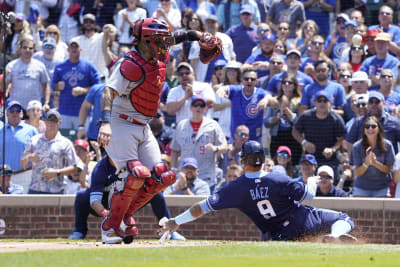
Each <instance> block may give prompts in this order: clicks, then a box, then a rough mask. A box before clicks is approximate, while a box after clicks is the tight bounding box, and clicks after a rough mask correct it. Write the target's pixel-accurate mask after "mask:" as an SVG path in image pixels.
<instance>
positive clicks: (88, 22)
mask: <svg viewBox="0 0 400 267" xmlns="http://www.w3.org/2000/svg"><path fill="white" fill-rule="evenodd" d="M104 27H105V26H103V29H104ZM81 30H82V34H81V35H78V36H77V37H75V38H73V39H71V40H74V41H76V42H77V43H79V46H80V48H81V49H82V55H81V58H82V59H85V60H87V61H89V62H90V63H92V64H93V65H94V66H96V69H97V71H98V72H99V75H100V77H101V78H104V77H105V75H106V74H107V67H106V63H105V60H104V56H103V48H102V43H103V36H104V33H100V27H99V26H98V25H97V24H96V17H95V16H94V15H93V14H90V13H87V14H85V15H84V16H83V24H82V26H81Z"/></svg>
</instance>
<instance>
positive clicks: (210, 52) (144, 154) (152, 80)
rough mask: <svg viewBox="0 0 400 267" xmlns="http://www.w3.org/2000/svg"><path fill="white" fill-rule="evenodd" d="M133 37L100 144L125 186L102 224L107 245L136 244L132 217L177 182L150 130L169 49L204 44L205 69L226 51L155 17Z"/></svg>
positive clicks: (106, 108)
mask: <svg viewBox="0 0 400 267" xmlns="http://www.w3.org/2000/svg"><path fill="white" fill-rule="evenodd" d="M133 34H134V36H135V41H134V48H133V49H132V51H131V52H130V53H128V55H127V56H125V57H124V58H123V59H121V60H119V61H118V62H117V63H116V64H115V67H114V69H113V71H112V73H111V76H110V79H109V81H108V82H107V86H106V88H105V89H104V92H103V98H102V121H101V126H100V129H99V135H98V140H97V141H98V142H99V144H100V145H102V146H104V147H105V149H106V151H107V154H108V156H109V159H110V163H111V164H112V165H113V166H115V168H116V173H117V174H118V176H119V179H120V180H121V181H122V182H123V186H120V188H117V190H116V191H115V192H114V193H113V194H112V196H111V197H110V198H111V203H110V211H109V213H108V211H107V213H108V216H106V217H105V219H104V220H103V222H102V225H101V232H102V241H103V243H107V244H115V243H121V242H122V241H124V242H127V243H129V242H132V239H133V238H131V237H132V236H134V235H135V234H136V230H137V229H136V228H135V225H134V220H133V218H132V214H133V213H134V212H135V211H136V210H138V209H139V208H140V207H142V206H143V205H144V204H146V203H147V202H148V201H149V200H150V199H151V198H152V197H153V196H154V195H156V194H157V193H159V192H161V191H162V190H164V189H165V188H166V187H167V186H169V185H171V184H173V183H174V182H175V180H176V176H175V173H174V172H173V171H171V170H169V169H168V167H167V165H166V164H165V163H162V162H161V154H160V150H159V147H158V144H157V141H156V139H155V137H154V136H153V134H152V132H151V130H150V127H149V125H148V122H149V121H150V120H151V118H152V117H153V116H155V115H156V114H157V111H158V107H159V104H160V96H161V92H162V88H163V85H164V81H165V71H166V68H165V65H166V62H167V61H168V59H169V52H168V50H169V48H170V46H171V45H174V44H177V43H181V42H183V41H186V40H189V41H199V44H200V47H201V50H200V60H201V61H202V62H203V63H205V64H207V63H209V62H210V61H211V60H212V59H214V58H216V57H217V56H218V55H219V54H220V53H221V52H222V44H221V40H220V39H218V38H217V37H215V36H212V35H210V34H207V33H201V32H198V31H188V32H181V31H179V32H175V33H174V34H172V33H171V29H170V27H169V25H168V24H166V23H165V22H164V21H162V20H159V19H155V18H146V19H141V20H138V21H136V22H135V25H134V28H133ZM98 164H104V161H100V162H99V163H98ZM104 175H106V174H104Z"/></svg>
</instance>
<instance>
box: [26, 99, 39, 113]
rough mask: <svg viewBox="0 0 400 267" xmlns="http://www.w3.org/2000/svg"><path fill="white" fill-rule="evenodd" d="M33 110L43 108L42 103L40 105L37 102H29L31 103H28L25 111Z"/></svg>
mask: <svg viewBox="0 0 400 267" xmlns="http://www.w3.org/2000/svg"><path fill="white" fill-rule="evenodd" d="M33 108H37V109H40V110H41V109H42V108H43V106H42V103H40V102H39V101H37V100H31V101H29V103H28V107H27V108H26V110H27V111H28V110H30V109H33Z"/></svg>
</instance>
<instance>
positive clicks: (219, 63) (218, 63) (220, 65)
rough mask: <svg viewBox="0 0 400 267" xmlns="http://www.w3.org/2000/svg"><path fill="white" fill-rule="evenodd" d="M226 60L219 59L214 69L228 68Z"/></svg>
mask: <svg viewBox="0 0 400 267" xmlns="http://www.w3.org/2000/svg"><path fill="white" fill-rule="evenodd" d="M226 63H227V62H226V60H224V59H218V60H217V61H215V63H214V68H217V67H225V66H226Z"/></svg>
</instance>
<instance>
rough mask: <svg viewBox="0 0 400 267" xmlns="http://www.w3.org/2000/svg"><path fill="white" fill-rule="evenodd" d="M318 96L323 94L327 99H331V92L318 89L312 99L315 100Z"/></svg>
mask: <svg viewBox="0 0 400 267" xmlns="http://www.w3.org/2000/svg"><path fill="white" fill-rule="evenodd" d="M320 96H324V97H326V98H327V99H328V100H329V101H332V96H331V94H330V93H329V92H327V91H326V90H320V91H318V92H316V93H315V95H314V101H316V100H317V99H318V98H319V97H320Z"/></svg>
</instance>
